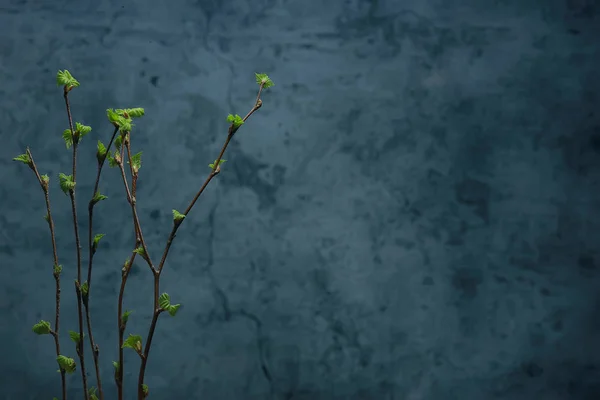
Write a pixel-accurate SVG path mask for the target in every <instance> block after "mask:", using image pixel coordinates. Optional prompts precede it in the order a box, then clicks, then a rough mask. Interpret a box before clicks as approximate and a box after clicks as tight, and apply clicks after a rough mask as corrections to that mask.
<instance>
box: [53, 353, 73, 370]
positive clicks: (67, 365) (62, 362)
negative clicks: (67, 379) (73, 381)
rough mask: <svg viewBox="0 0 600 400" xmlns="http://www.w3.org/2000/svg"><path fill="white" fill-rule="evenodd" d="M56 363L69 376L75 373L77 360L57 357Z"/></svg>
mask: <svg viewBox="0 0 600 400" xmlns="http://www.w3.org/2000/svg"><path fill="white" fill-rule="evenodd" d="M56 361H57V362H58V366H59V367H60V368H61V369H64V370H65V371H66V372H67V373H68V374H72V373H73V372H75V368H76V367H77V364H75V360H73V359H72V358H69V357H65V356H63V355H59V356H58V357H56Z"/></svg>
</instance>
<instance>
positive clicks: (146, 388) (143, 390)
mask: <svg viewBox="0 0 600 400" xmlns="http://www.w3.org/2000/svg"><path fill="white" fill-rule="evenodd" d="M142 392H143V393H144V397H148V393H150V391H149V390H148V385H146V384H145V383H142Z"/></svg>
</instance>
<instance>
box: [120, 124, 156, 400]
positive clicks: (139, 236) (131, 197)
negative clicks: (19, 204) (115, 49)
mask: <svg viewBox="0 0 600 400" xmlns="http://www.w3.org/2000/svg"><path fill="white" fill-rule="evenodd" d="M129 135H130V134H129V133H127V134H125V136H124V138H123V143H122V146H121V159H120V160H118V162H117V164H118V166H119V170H120V171H121V177H122V178H123V186H124V187H125V194H126V196H127V201H128V202H129V204H130V205H131V215H132V219H133V227H134V232H135V238H136V240H135V247H134V250H135V249H136V248H138V247H140V246H142V248H143V249H144V257H143V258H144V259H145V260H146V262H147V263H148V266H149V267H150V269H151V271H152V272H153V274H154V275H156V270H155V268H154V266H153V264H152V261H151V259H150V256H149V255H148V248H147V246H146V242H145V240H144V235H143V233H142V228H141V224H140V220H139V217H138V214H137V206H136V200H135V195H136V189H137V185H136V182H137V171H136V170H134V168H133V162H132V157H131V148H130V136H129ZM125 148H127V158H128V161H129V169H130V173H131V180H132V185H131V190H130V189H129V184H128V183H127V176H126V174H125V167H124V165H123V162H124V161H123V159H124V152H125ZM136 254H137V253H135V252H134V251H132V253H131V257H130V259H129V261H128V262H127V265H126V266H125V267H124V269H123V274H122V277H121V287H120V289H119V300H118V305H117V313H118V315H117V317H118V327H119V370H118V371H117V374H116V376H115V380H116V384H117V396H118V399H119V400H123V370H124V368H123V363H124V361H125V359H124V355H123V342H124V334H125V323H124V322H123V319H122V318H123V298H124V294H125V286H126V284H127V278H128V277H129V271H130V270H131V267H132V265H133V261H134V260H135V257H136ZM141 358H142V359H143V356H142V357H141Z"/></svg>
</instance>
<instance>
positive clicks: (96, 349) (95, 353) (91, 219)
mask: <svg viewBox="0 0 600 400" xmlns="http://www.w3.org/2000/svg"><path fill="white" fill-rule="evenodd" d="M117 131H118V128H115V130H114V132H113V134H112V137H111V138H110V141H109V142H108V147H107V148H106V152H107V154H108V152H109V151H110V147H111V146H112V143H113V140H114V139H115V136H116V134H117ZM105 161H106V156H105V157H104V158H102V159H100V160H98V172H97V174H96V182H95V184H94V190H93V191H92V199H91V200H90V202H89V204H88V250H89V261H88V272H87V283H88V293H87V296H86V298H84V302H83V305H84V306H85V319H86V322H87V330H88V337H89V340H90V347H91V348H92V355H93V357H94V368H95V370H96V383H97V385H98V395H99V396H100V400H104V390H103V389H102V380H101V376H100V367H99V365H98V358H99V353H100V349H99V347H98V345H97V344H96V342H95V341H94V335H93V334H92V319H91V315H90V306H89V301H90V300H89V299H90V293H91V289H92V266H93V259H94V249H93V239H92V233H93V222H94V205H95V203H94V201H93V199H94V196H95V195H96V193H97V192H98V186H99V185H100V175H101V174H102V167H103V166H104V162H105Z"/></svg>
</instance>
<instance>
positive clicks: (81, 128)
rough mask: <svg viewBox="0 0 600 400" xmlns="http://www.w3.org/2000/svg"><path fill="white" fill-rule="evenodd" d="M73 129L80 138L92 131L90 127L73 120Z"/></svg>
mask: <svg viewBox="0 0 600 400" xmlns="http://www.w3.org/2000/svg"><path fill="white" fill-rule="evenodd" d="M75 131H76V132H77V136H78V137H79V139H81V138H83V137H84V136H85V135H87V134H88V133H90V132H91V131H92V127H91V126H87V125H83V124H80V123H79V122H75Z"/></svg>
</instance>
